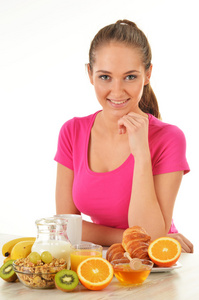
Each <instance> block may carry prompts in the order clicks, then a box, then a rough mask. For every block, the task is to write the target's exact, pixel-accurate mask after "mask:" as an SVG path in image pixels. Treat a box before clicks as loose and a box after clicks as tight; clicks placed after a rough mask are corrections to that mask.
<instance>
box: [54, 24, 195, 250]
mask: <svg viewBox="0 0 199 300" xmlns="http://www.w3.org/2000/svg"><path fill="white" fill-rule="evenodd" d="M151 72H152V64H151V49H150V45H149V43H148V41H147V38H146V36H145V35H144V33H143V32H142V31H141V30H140V29H139V28H138V27H137V26H136V24H135V23H133V22H130V21H128V20H122V21H117V22H116V23H115V24H111V25H109V26H106V27H104V28H102V29H101V30H100V31H99V32H98V33H97V34H96V36H95V37H94V39H93V41H92V43H91V47H90V51H89V64H88V73H89V77H90V82H91V84H92V85H93V86H94V88H95V92H96V97H97V99H98V101H99V103H100V104H101V106H102V110H101V111H98V112H96V113H94V114H92V115H89V116H86V117H82V118H73V119H72V120H69V121H68V122H66V123H65V124H64V125H63V126H62V128H61V131H60V134H59V141H58V149H57V153H56V156H55V160H56V161H57V162H58V167H57V183H56V207H57V214H80V213H84V214H86V215H89V216H90V217H91V219H92V221H93V222H87V221H83V236H82V239H83V240H86V241H92V242H94V243H98V244H101V245H107V246H109V245H111V244H113V243H116V242H121V240H122V234H123V231H124V230H125V229H126V228H128V227H132V226H134V225H139V226H142V227H143V228H145V229H146V231H147V232H148V234H149V235H150V236H151V238H152V239H155V238H157V237H160V236H165V235H167V234H172V236H173V237H175V238H176V239H178V240H179V241H180V243H181V245H182V250H183V251H184V252H192V251H193V245H192V244H191V242H190V241H189V240H188V239H186V238H185V237H184V236H183V235H181V234H179V233H178V231H177V230H176V228H175V226H174V224H173V221H172V214H173V208H174V203H175V199H176V196H177V193H178V189H179V187H180V184H181V180H182V177H183V174H185V173H187V172H188V171H189V166H188V163H187V161H186V156H185V151H186V141H185V137H184V134H183V132H182V131H181V130H180V129H179V128H178V127H176V126H173V125H169V124H166V123H164V122H162V121H161V120H160V113H159V109H158V104H157V101H156V97H155V94H154V93H153V90H152V88H151V86H150V77H151Z"/></svg>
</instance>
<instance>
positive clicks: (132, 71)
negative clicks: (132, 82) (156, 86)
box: [124, 70, 140, 75]
mask: <svg viewBox="0 0 199 300" xmlns="http://www.w3.org/2000/svg"><path fill="white" fill-rule="evenodd" d="M129 73H140V71H138V70H130V71H127V72H125V73H124V74H125V75H126V74H129Z"/></svg>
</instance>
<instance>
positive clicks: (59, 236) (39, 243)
mask: <svg viewBox="0 0 199 300" xmlns="http://www.w3.org/2000/svg"><path fill="white" fill-rule="evenodd" d="M35 224H36V226H37V238H36V240H35V243H34V244H33V246H32V252H33V251H36V252H38V253H39V254H40V255H41V253H42V252H43V251H49V252H50V253H51V254H52V256H53V257H55V258H64V259H65V260H66V261H67V267H68V268H69V267H70V250H71V243H70V241H69V239H68V237H67V220H65V219H63V218H54V217H50V218H42V219H39V220H36V221H35Z"/></svg>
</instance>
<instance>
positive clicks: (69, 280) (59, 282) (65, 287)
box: [55, 269, 79, 292]
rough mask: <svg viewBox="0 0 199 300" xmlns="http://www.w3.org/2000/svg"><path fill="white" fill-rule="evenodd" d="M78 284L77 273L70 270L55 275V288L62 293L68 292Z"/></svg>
mask: <svg viewBox="0 0 199 300" xmlns="http://www.w3.org/2000/svg"><path fill="white" fill-rule="evenodd" d="M78 283H79V278H78V276H77V273H76V272H74V271H72V270H66V269H64V270H61V271H59V272H58V273H57V274H56V275H55V286H56V288H58V289H59V290H61V291H63V292H70V291H72V290H74V289H75V288H76V286H77V285H78Z"/></svg>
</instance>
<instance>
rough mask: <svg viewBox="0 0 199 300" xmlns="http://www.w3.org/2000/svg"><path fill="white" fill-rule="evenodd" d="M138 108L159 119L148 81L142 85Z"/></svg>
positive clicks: (154, 98)
mask: <svg viewBox="0 0 199 300" xmlns="http://www.w3.org/2000/svg"><path fill="white" fill-rule="evenodd" d="M139 108H140V109H141V110H142V111H143V112H145V113H149V114H151V115H153V116H154V117H156V118H158V119H161V115H160V112H159V106H158V102H157V98H156V96H155V93H154V91H153V89H152V87H151V85H150V83H149V84H147V85H145V86H144V90H143V94H142V98H141V100H140V102H139Z"/></svg>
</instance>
